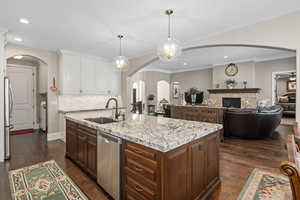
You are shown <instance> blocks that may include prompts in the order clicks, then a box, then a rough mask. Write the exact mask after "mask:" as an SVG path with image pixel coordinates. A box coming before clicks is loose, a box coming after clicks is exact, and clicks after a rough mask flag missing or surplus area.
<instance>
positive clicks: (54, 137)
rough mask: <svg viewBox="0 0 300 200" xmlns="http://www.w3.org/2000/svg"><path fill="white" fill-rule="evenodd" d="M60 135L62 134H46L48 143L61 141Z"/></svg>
mask: <svg viewBox="0 0 300 200" xmlns="http://www.w3.org/2000/svg"><path fill="white" fill-rule="evenodd" d="M62 134H63V132H56V133H48V134H47V140H48V141H52V140H60V139H62Z"/></svg>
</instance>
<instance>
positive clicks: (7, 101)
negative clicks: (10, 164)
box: [4, 77, 14, 160]
mask: <svg viewBox="0 0 300 200" xmlns="http://www.w3.org/2000/svg"><path fill="white" fill-rule="evenodd" d="M13 105H14V104H13V93H12V89H11V85H10V82H9V79H8V77H5V78H4V139H5V140H4V156H5V157H4V158H5V159H6V160H7V159H10V130H11V129H13V125H12V124H11V117H12V111H13Z"/></svg>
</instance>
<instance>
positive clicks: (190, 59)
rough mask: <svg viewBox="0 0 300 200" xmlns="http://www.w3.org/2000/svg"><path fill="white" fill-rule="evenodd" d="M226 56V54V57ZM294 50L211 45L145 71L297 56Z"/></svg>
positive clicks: (158, 61)
mask: <svg viewBox="0 0 300 200" xmlns="http://www.w3.org/2000/svg"><path fill="white" fill-rule="evenodd" d="M224 56H226V57H227V58H226V57H225V58H224ZM295 56H296V53H295V52H293V51H286V50H279V49H266V48H254V47H209V48H200V49H194V50H190V51H184V52H183V53H182V55H181V56H180V57H179V58H178V59H177V60H176V61H174V62H162V61H160V60H157V61H155V62H153V63H151V64H150V65H148V66H146V67H145V68H144V69H142V70H143V71H162V72H167V73H175V72H182V71H192V70H197V69H205V68H210V67H213V66H217V65H223V64H226V63H227V64H228V63H231V62H235V63H238V62H248V61H264V60H274V59H279V58H288V57H295Z"/></svg>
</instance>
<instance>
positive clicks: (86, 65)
mask: <svg viewBox="0 0 300 200" xmlns="http://www.w3.org/2000/svg"><path fill="white" fill-rule="evenodd" d="M95 68H96V61H94V60H92V59H86V58H82V59H81V93H84V94H94V93H95V83H96V74H95Z"/></svg>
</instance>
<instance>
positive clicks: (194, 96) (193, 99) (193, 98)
mask: <svg viewBox="0 0 300 200" xmlns="http://www.w3.org/2000/svg"><path fill="white" fill-rule="evenodd" d="M196 98H197V95H196V94H192V95H191V99H192V105H195V103H196Z"/></svg>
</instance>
